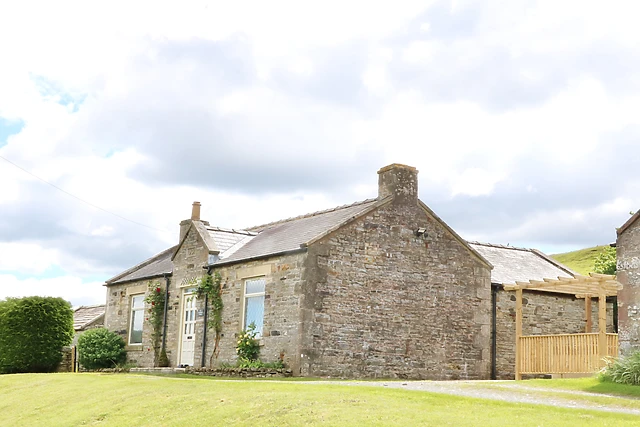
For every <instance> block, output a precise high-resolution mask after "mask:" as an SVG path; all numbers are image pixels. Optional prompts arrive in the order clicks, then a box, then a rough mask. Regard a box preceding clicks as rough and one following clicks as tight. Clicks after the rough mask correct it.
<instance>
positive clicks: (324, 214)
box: [213, 199, 381, 266]
mask: <svg viewBox="0 0 640 427" xmlns="http://www.w3.org/2000/svg"><path fill="white" fill-rule="evenodd" d="M379 202H381V200H378V199H368V200H364V201H362V202H356V203H353V204H351V205H344V206H338V207H336V208H333V209H328V210H324V211H320V212H314V213H310V214H307V215H301V216H298V217H294V218H289V219H285V220H282V221H277V222H272V223H269V224H264V225H260V226H257V227H252V228H250V229H249V230H248V231H252V232H257V233H258V234H257V235H256V236H254V237H252V238H251V239H250V240H249V241H247V242H246V243H245V244H244V245H242V246H241V247H239V248H237V250H236V251H234V252H233V253H228V254H221V259H220V260H218V261H216V262H214V263H213V265H214V266H215V265H222V264H229V263H233V262H238V261H243V260H249V259H255V258H262V257H267V256H271V255H276V254H281V253H286V252H291V251H296V250H300V249H301V248H302V247H303V245H304V244H306V243H308V242H309V241H311V240H313V239H315V238H317V237H319V236H322V235H324V234H326V233H327V232H329V231H332V230H334V229H336V228H337V227H339V226H340V225H342V224H343V223H344V222H345V221H347V220H349V219H351V218H354V217H357V216H358V215H360V214H362V213H364V212H365V211H367V210H369V209H370V208H373V207H374V206H375V205H376V203H379ZM225 255H226V256H225Z"/></svg>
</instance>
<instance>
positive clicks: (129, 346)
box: [124, 344, 144, 351]
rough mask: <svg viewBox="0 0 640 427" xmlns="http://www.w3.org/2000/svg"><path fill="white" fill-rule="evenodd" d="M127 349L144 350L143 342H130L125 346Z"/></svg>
mask: <svg viewBox="0 0 640 427" xmlns="http://www.w3.org/2000/svg"><path fill="white" fill-rule="evenodd" d="M124 349H125V351H142V350H144V348H143V346H142V344H129V345H125V346H124Z"/></svg>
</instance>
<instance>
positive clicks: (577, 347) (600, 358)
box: [504, 273, 622, 380]
mask: <svg viewBox="0 0 640 427" xmlns="http://www.w3.org/2000/svg"><path fill="white" fill-rule="evenodd" d="M504 289H505V290H507V291H515V292H516V366H515V373H516V380H519V379H522V374H523V373H525V374H543V373H577V372H580V373H582V372H585V373H586V372H594V371H595V370H597V369H598V368H599V367H602V366H604V363H605V358H606V357H607V356H616V355H617V353H618V335H617V334H607V330H606V328H607V305H606V299H607V296H615V295H617V294H618V291H619V290H620V289H622V285H621V284H620V283H619V282H618V281H617V280H616V276H612V275H607V274H597V273H590V274H589V276H581V275H576V276H575V277H573V278H568V277H558V278H557V279H543V280H530V281H528V282H516V283H515V284H507V285H504ZM525 289H527V290H532V291H541V292H554V293H563V294H571V295H575V296H576V297H578V298H584V300H585V312H586V313H585V316H586V330H585V333H584V334H561V335H541V336H523V335H522V291H523V290H525ZM595 297H597V298H598V333H597V334H594V333H591V326H592V325H591V300H592V298H595Z"/></svg>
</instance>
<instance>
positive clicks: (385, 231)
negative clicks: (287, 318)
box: [301, 181, 491, 379]
mask: <svg viewBox="0 0 640 427" xmlns="http://www.w3.org/2000/svg"><path fill="white" fill-rule="evenodd" d="M385 182H386V181H385ZM406 187H407V188H409V186H406ZM411 188H413V187H411ZM390 192H391V193H393V192H392V191H390ZM409 193H410V192H409ZM409 193H407V194H409ZM411 194H413V193H411ZM411 194H409V196H411ZM418 228H425V229H426V234H425V235H424V236H417V235H416V230H417V229H418ZM305 279H306V284H305V289H304V293H305V295H304V302H303V308H304V309H303V321H304V326H305V327H304V330H303V347H302V354H303V358H302V360H301V368H302V370H301V372H302V374H303V375H310V376H336V377H351V378H353V377H398V378H418V379H487V378H489V375H490V364H489V363H490V309H491V307H490V301H491V296H490V292H491V291H490V269H489V267H488V266H487V265H486V264H485V263H484V262H483V261H481V260H480V258H478V257H476V256H475V255H474V254H473V253H472V252H471V251H470V250H469V249H468V248H467V247H466V246H465V245H463V243H461V242H460V240H459V239H458V238H456V237H455V236H454V235H453V234H452V233H451V232H450V231H449V230H448V229H447V228H446V227H445V226H443V225H442V223H440V222H439V220H438V219H437V218H436V217H435V216H434V215H433V214H432V213H431V212H430V211H427V210H426V209H424V208H422V207H421V206H420V205H419V204H418V201H417V198H416V197H415V196H414V197H402V198H396V199H394V202H389V203H388V204H386V205H384V206H382V207H380V208H378V209H377V210H374V211H373V212H371V213H369V214H367V215H366V216H364V217H362V218H360V219H358V220H356V221H354V222H352V223H351V224H349V225H347V226H345V227H343V228H341V229H339V230H338V231H336V232H334V233H332V234H331V235H329V236H327V237H326V238H324V239H322V240H320V241H318V242H316V243H314V244H313V245H311V246H310V248H309V254H308V258H307V265H306V272H305Z"/></svg>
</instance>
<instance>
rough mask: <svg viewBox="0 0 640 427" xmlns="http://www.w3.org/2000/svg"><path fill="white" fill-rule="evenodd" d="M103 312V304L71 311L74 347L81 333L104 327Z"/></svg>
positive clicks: (84, 306)
mask: <svg viewBox="0 0 640 427" xmlns="http://www.w3.org/2000/svg"><path fill="white" fill-rule="evenodd" d="M104 312H105V305H104V304H97V305H83V306H80V307H77V308H75V309H74V310H73V331H74V336H73V344H74V345H75V344H77V342H78V337H80V335H82V333H83V332H85V331H88V330H89V329H94V328H101V327H103V326H104Z"/></svg>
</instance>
